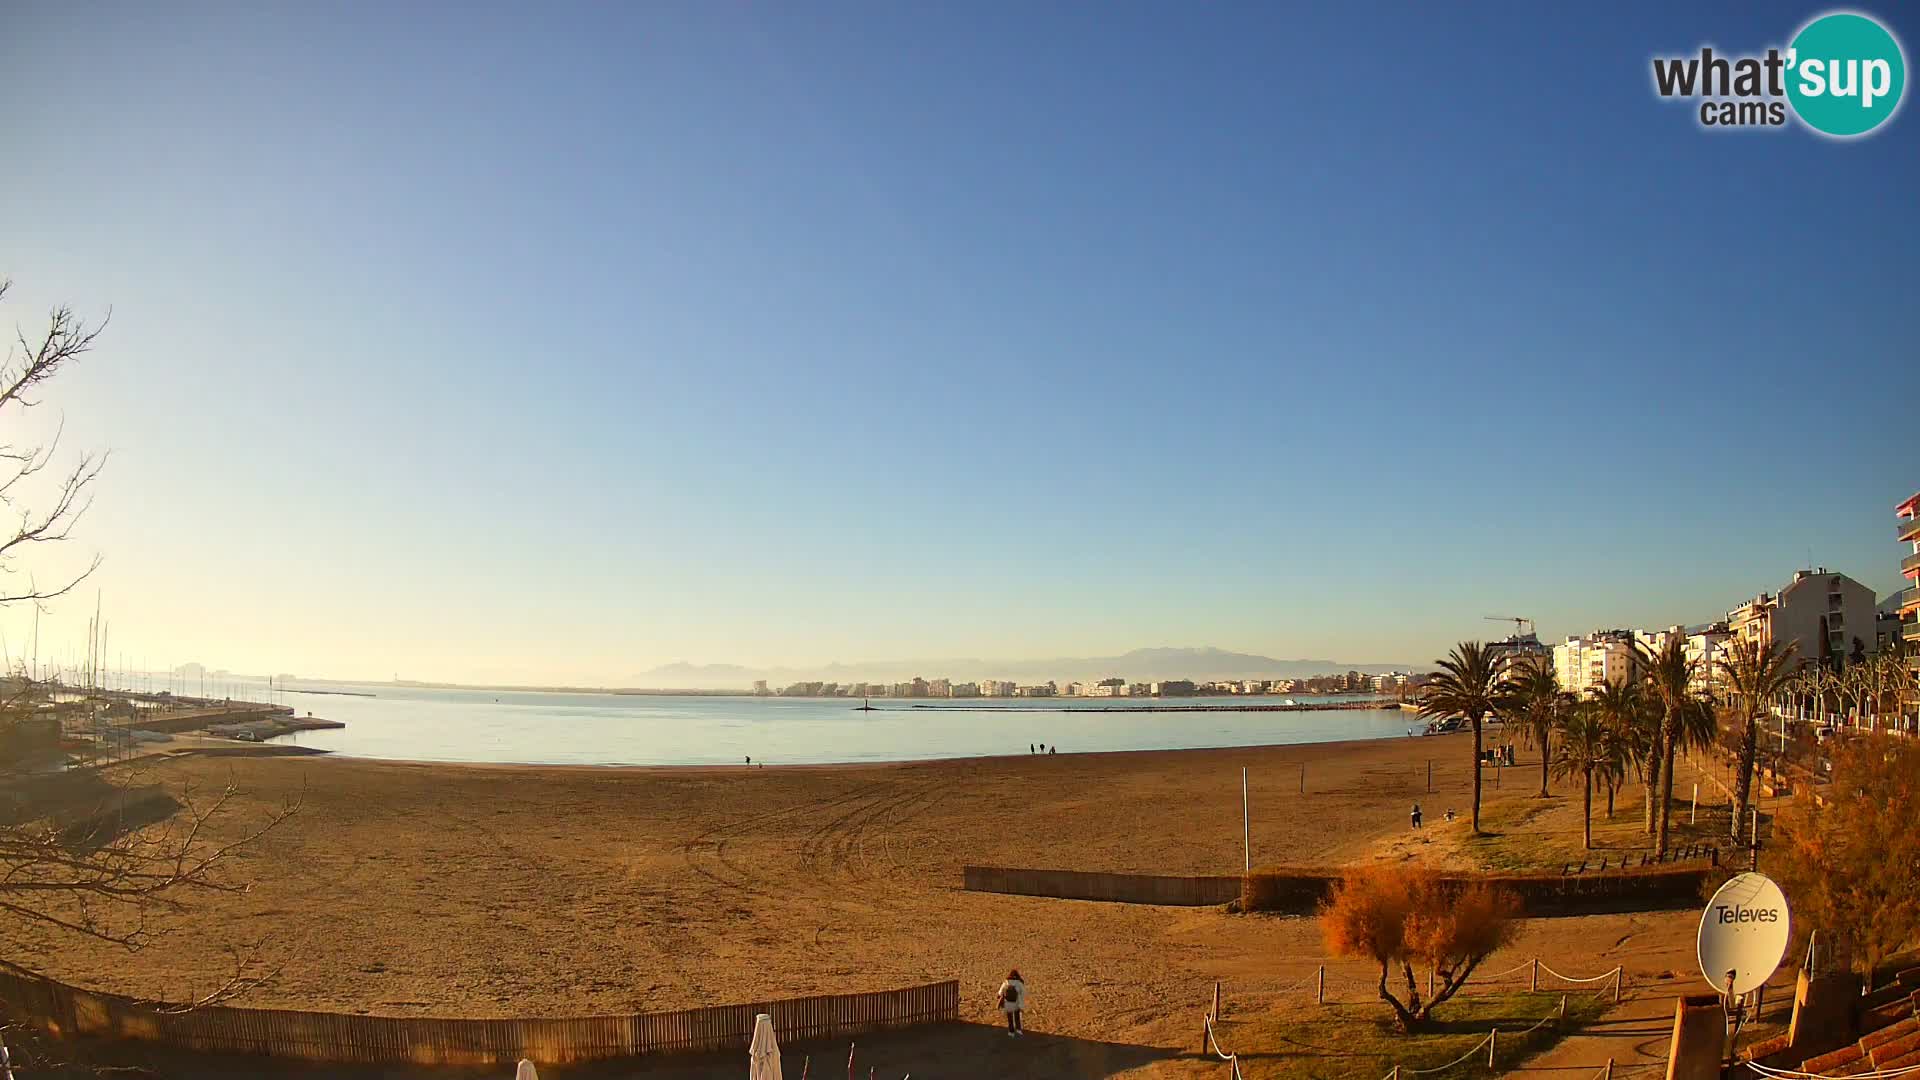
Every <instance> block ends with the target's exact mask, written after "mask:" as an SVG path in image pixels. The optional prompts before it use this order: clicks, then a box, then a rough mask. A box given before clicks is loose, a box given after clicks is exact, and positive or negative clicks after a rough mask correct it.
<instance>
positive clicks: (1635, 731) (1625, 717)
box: [1590, 679, 1659, 831]
mask: <svg viewBox="0 0 1920 1080" xmlns="http://www.w3.org/2000/svg"><path fill="white" fill-rule="evenodd" d="M1590 700H1591V701H1592V704H1593V707H1594V708H1595V709H1597V710H1599V713H1600V716H1601V718H1602V719H1603V720H1604V721H1605V723H1606V725H1607V729H1608V737H1609V739H1610V741H1611V742H1612V744H1613V748H1614V753H1613V756H1612V760H1613V762H1614V769H1613V772H1612V773H1611V774H1609V776H1608V783H1607V818H1608V819H1609V820H1611V819H1612V818H1613V793H1614V790H1615V789H1616V788H1618V787H1619V786H1620V783H1621V781H1623V780H1625V779H1626V766H1627V764H1628V763H1629V762H1631V763H1632V764H1633V767H1634V770H1635V771H1636V772H1638V773H1639V774H1640V779H1641V780H1642V781H1643V782H1644V783H1645V784H1646V790H1647V824H1648V825H1649V826H1651V825H1652V824H1653V783H1654V782H1653V775H1654V765H1653V763H1654V761H1655V760H1657V757H1658V755H1657V753H1656V752H1655V747H1657V745H1658V743H1659V740H1658V739H1657V738H1655V737H1654V735H1655V733H1656V732H1657V730H1658V729H1657V728H1656V727H1655V725H1653V724H1652V723H1651V722H1650V721H1651V719H1652V713H1651V711H1650V710H1649V709H1648V708H1647V697H1646V694H1645V693H1643V692H1642V691H1641V688H1640V683H1639V682H1638V681H1636V680H1633V679H1621V680H1618V681H1616V682H1608V683H1603V684H1601V685H1600V686H1598V687H1596V688H1595V689H1594V690H1593V696H1592V698H1591V699H1590ZM1648 831H1652V830H1651V828H1649V830H1648Z"/></svg>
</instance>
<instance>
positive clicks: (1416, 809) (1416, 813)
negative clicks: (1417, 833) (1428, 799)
mask: <svg viewBox="0 0 1920 1080" xmlns="http://www.w3.org/2000/svg"><path fill="white" fill-rule="evenodd" d="M1413 827H1414V828H1416V829H1417V828H1419V827H1420V804H1419V803H1414V804H1413Z"/></svg>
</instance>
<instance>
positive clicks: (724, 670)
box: [640, 662, 767, 689]
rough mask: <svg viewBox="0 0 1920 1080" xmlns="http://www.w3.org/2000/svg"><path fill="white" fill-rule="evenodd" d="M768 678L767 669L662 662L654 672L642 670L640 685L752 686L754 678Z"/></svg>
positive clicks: (668, 686)
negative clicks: (761, 670)
mask: <svg viewBox="0 0 1920 1080" xmlns="http://www.w3.org/2000/svg"><path fill="white" fill-rule="evenodd" d="M766 677H767V676H766V673H765V672H759V671H755V670H753V669H752V668H744V667H741V666H740V665H738V664H689V663H685V662H681V663H674V664H662V665H660V666H659V667H657V668H653V669H652V670H650V671H643V672H641V673H640V680H641V682H640V685H642V686H659V687H664V688H668V689H680V688H686V689H724V688H727V687H732V686H751V685H753V680H755V679H764V678H766ZM649 680H651V681H649Z"/></svg>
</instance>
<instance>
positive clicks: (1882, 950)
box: [1765, 735, 1920, 975]
mask: <svg viewBox="0 0 1920 1080" xmlns="http://www.w3.org/2000/svg"><path fill="white" fill-rule="evenodd" d="M1823 797H1824V798H1825V800H1826V805H1825V806H1824V807H1823V806H1820V805H1818V804H1816V803H1815V802H1814V801H1813V798H1812V794H1811V792H1809V791H1806V790H1802V791H1800V792H1799V793H1797V794H1796V795H1795V796H1794V803H1793V806H1792V808H1790V809H1788V810H1787V811H1785V812H1784V813H1782V814H1781V815H1780V818H1779V820H1778V821H1777V822H1776V829H1775V839H1774V841H1773V844H1772V846H1771V848H1770V849H1769V851H1768V853H1767V866H1766V868H1765V869H1766V870H1767V872H1768V873H1769V874H1771V875H1773V876H1774V877H1775V878H1777V879H1778V880H1779V882H1780V885H1781V888H1782V889H1783V890H1785V892H1786V895H1787V900H1788V902H1789V903H1791V904H1792V905H1793V922H1794V926H1795V928H1796V933H1798V932H1799V931H1800V930H1802V929H1812V930H1818V931H1820V932H1821V934H1822V936H1825V935H1827V934H1834V935H1838V936H1839V937H1841V938H1843V939H1844V940H1846V941H1847V942H1849V943H1850V944H1851V945H1852V954H1853V959H1854V964H1855V969H1856V970H1857V971H1858V972H1859V973H1860V974H1862V975H1867V974H1871V973H1872V971H1873V969H1874V968H1876V967H1878V966H1879V964H1880V963H1881V961H1883V960H1885V959H1886V958H1887V957H1888V956H1889V955H1891V954H1893V953H1895V952H1898V951H1899V950H1901V949H1902V948H1905V947H1906V946H1908V945H1910V944H1913V943H1914V942H1915V941H1920V833H1917V832H1916V831H1915V830H1914V827H1913V823H1914V822H1915V821H1916V820H1920V747H1917V746H1915V745H1913V744H1912V743H1911V742H1910V741H1908V740H1905V739H1891V738H1886V737H1883V736H1877V735H1869V736H1858V737H1854V738H1849V739H1847V740H1846V741H1845V742H1844V743H1842V744H1841V747H1840V749H1839V750H1838V751H1837V752H1836V753H1835V755H1834V760H1833V783H1832V785H1830V788H1829V790H1827V791H1826V792H1824V793H1823Z"/></svg>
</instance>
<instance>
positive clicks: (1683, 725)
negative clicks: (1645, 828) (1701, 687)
mask: <svg viewBox="0 0 1920 1080" xmlns="http://www.w3.org/2000/svg"><path fill="white" fill-rule="evenodd" d="M1694 668H1695V665H1694V662H1693V661H1692V660H1691V659H1690V658H1689V657H1688V656H1687V651H1686V644H1685V643H1684V642H1683V641H1681V640H1680V639H1679V638H1674V639H1672V640H1670V641H1668V642H1667V643H1666V645H1664V646H1662V647H1661V649H1660V651H1659V652H1657V653H1654V654H1653V656H1652V657H1650V658H1649V659H1648V661H1647V694H1648V697H1649V698H1650V699H1651V700H1652V702H1653V705H1654V707H1655V709H1656V710H1657V711H1658V713H1659V715H1660V795H1659V799H1660V828H1659V831H1658V832H1657V834H1656V836H1655V839H1654V845H1653V850H1654V854H1656V855H1665V854H1666V853H1667V837H1668V834H1669V832H1670V831H1671V825H1672V821H1673V758H1674V751H1675V750H1677V749H1679V747H1680V746H1681V745H1682V743H1683V742H1693V741H1697V740H1698V736H1699V734H1700V733H1701V714H1702V713H1704V714H1705V733H1706V735H1707V738H1708V739H1711V738H1712V731H1713V712H1712V710H1711V709H1710V708H1706V707H1704V704H1705V703H1703V702H1702V701H1701V700H1700V699H1699V698H1697V697H1695V696H1694V693H1693V676H1694Z"/></svg>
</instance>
